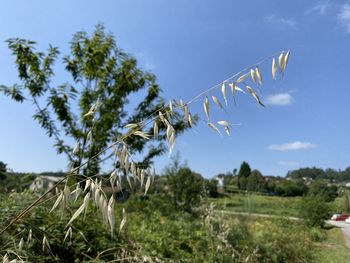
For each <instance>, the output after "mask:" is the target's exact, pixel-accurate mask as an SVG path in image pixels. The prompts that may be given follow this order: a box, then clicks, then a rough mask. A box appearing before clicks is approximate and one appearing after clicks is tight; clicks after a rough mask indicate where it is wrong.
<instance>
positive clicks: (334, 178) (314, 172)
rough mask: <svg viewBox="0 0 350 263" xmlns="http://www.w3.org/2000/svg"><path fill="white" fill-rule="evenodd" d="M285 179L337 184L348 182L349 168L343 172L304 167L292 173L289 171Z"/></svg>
mask: <svg viewBox="0 0 350 263" xmlns="http://www.w3.org/2000/svg"><path fill="white" fill-rule="evenodd" d="M286 177H287V178H291V179H303V178H309V179H324V180H329V181H331V182H334V183H339V182H344V181H350V167H348V168H346V169H344V170H335V169H332V168H327V169H321V168H316V167H312V168H309V167H306V168H300V169H298V170H294V171H289V172H288V173H287V176H286Z"/></svg>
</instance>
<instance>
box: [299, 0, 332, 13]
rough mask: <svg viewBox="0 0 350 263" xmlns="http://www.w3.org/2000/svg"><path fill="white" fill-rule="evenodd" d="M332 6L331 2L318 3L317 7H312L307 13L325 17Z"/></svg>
mask: <svg viewBox="0 0 350 263" xmlns="http://www.w3.org/2000/svg"><path fill="white" fill-rule="evenodd" d="M329 7H330V5H329V2H328V1H327V2H318V3H317V4H316V5H314V6H313V7H311V8H310V9H309V10H307V11H306V12H305V14H306V15H309V14H311V13H317V14H319V15H325V14H326V13H327V11H328V9H329Z"/></svg>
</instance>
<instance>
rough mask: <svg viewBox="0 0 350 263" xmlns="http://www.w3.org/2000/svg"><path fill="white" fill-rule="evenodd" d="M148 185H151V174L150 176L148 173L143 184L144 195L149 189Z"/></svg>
mask: <svg viewBox="0 0 350 263" xmlns="http://www.w3.org/2000/svg"><path fill="white" fill-rule="evenodd" d="M150 185H151V176H150V175H148V177H147V181H146V186H145V194H144V195H146V194H147V192H148V189H149V187H150Z"/></svg>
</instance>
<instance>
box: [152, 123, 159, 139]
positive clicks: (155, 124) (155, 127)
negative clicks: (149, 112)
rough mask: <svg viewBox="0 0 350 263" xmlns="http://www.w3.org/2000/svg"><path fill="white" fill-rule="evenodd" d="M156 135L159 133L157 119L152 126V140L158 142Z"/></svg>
mask: <svg viewBox="0 0 350 263" xmlns="http://www.w3.org/2000/svg"><path fill="white" fill-rule="evenodd" d="M158 133H159V127H158V124H157V119H156V120H154V124H153V138H154V139H155V140H158Z"/></svg>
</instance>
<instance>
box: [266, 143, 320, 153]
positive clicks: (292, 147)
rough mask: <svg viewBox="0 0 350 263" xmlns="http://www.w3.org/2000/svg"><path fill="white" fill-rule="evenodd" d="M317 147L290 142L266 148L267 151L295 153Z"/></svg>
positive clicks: (311, 144) (310, 144)
mask: <svg viewBox="0 0 350 263" xmlns="http://www.w3.org/2000/svg"><path fill="white" fill-rule="evenodd" d="M316 147H317V145H316V144H313V143H310V142H300V141H296V142H291V143H283V144H272V145H270V146H269V147H268V149H269V150H273V151H279V152H285V151H297V150H307V149H313V148H316Z"/></svg>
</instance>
